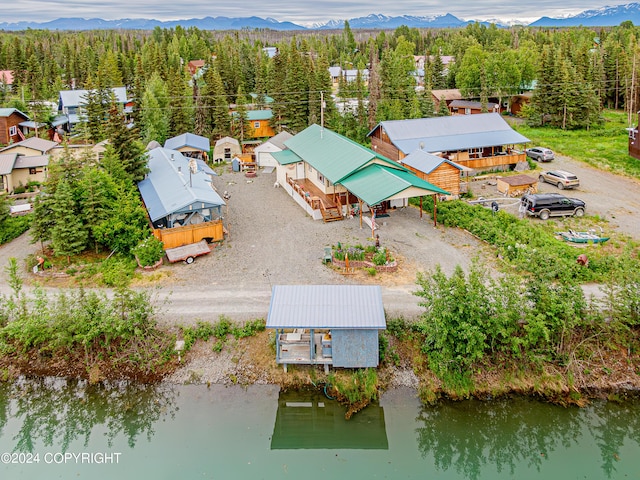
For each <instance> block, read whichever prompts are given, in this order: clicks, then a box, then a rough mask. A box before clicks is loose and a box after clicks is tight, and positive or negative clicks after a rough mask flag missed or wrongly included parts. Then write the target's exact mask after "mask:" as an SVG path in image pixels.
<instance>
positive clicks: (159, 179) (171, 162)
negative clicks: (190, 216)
mask: <svg viewBox="0 0 640 480" xmlns="http://www.w3.org/2000/svg"><path fill="white" fill-rule="evenodd" d="M189 161H190V159H188V158H186V157H185V156H184V155H182V154H181V153H180V152H177V151H175V150H168V149H166V148H155V149H153V150H151V151H150V152H149V173H148V174H147V178H145V179H144V180H142V181H141V182H139V183H138V188H139V189H140V194H141V195H142V198H143V200H144V203H145V205H146V207H147V211H148V212H149V217H150V218H151V221H152V222H155V221H156V220H158V219H159V218H163V217H166V216H167V215H169V214H171V213H174V212H177V211H180V210H181V209H183V208H185V207H187V206H189V205H191V204H193V203H204V204H205V205H206V206H208V207H219V206H222V205H224V204H225V203H224V200H222V198H220V196H219V195H218V194H217V193H216V192H215V190H213V188H211V184H210V178H209V175H207V174H205V173H204V172H201V171H200V170H199V171H198V172H197V173H195V174H191V173H190V170H189Z"/></svg>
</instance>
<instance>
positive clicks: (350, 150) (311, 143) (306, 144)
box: [285, 124, 403, 184]
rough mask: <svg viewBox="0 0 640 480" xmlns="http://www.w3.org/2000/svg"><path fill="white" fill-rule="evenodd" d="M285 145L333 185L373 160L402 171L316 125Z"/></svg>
mask: <svg viewBox="0 0 640 480" xmlns="http://www.w3.org/2000/svg"><path fill="white" fill-rule="evenodd" d="M285 145H286V146H287V147H288V148H289V149H290V150H292V151H293V152H295V154H296V155H297V156H298V157H300V158H301V159H302V160H304V161H305V162H307V163H308V164H309V165H311V166H312V167H313V168H315V169H316V170H318V171H319V172H320V173H322V175H324V176H325V178H327V179H328V180H329V181H330V182H331V183H334V184H335V183H342V180H343V179H344V178H346V177H348V176H349V175H351V174H352V173H354V172H356V171H357V170H359V169H361V168H362V167H364V166H366V165H367V164H368V163H370V162H371V161H373V160H379V161H383V162H386V163H389V165H391V166H397V168H403V167H401V166H400V165H399V164H397V163H396V162H393V161H391V160H389V159H388V158H386V157H383V156H382V155H378V154H377V153H376V152H374V151H373V150H370V149H368V148H366V147H363V146H362V145H359V144H358V143H356V142H354V141H353V140H350V139H348V138H347V137H343V136H342V135H339V134H337V133H335V132H332V131H331V130H328V129H326V128H322V127H320V126H319V125H315V124H314V125H311V126H310V127H308V128H306V129H304V130H303V131H302V132H300V133H299V134H297V135H296V136H294V137H292V138H290V139H289V140H287V141H286V142H285Z"/></svg>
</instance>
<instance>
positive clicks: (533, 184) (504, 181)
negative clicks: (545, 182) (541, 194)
mask: <svg viewBox="0 0 640 480" xmlns="http://www.w3.org/2000/svg"><path fill="white" fill-rule="evenodd" d="M497 185H498V191H499V192H500V193H504V194H505V195H507V196H509V197H520V196H522V195H524V194H526V193H537V192H538V180H537V179H535V178H533V177H530V176H529V175H514V176H512V177H498V179H497Z"/></svg>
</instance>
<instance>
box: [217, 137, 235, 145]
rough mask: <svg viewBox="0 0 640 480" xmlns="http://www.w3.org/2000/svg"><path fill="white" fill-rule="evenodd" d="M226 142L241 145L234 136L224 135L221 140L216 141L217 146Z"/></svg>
mask: <svg viewBox="0 0 640 480" xmlns="http://www.w3.org/2000/svg"><path fill="white" fill-rule="evenodd" d="M225 143H232V144H234V145H237V146H240V142H238V140H236V139H235V138H232V137H222V138H221V139H220V140H218V141H217V142H216V147H217V146H218V145H224V144H225Z"/></svg>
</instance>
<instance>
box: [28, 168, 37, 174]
mask: <svg viewBox="0 0 640 480" xmlns="http://www.w3.org/2000/svg"><path fill="white" fill-rule="evenodd" d="M36 173H38V172H37V171H36V169H35V168H30V169H29V175H35V174H36Z"/></svg>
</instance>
